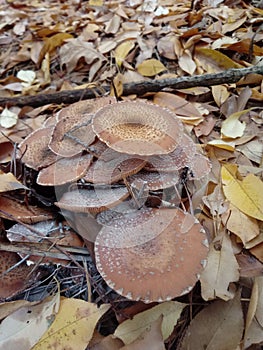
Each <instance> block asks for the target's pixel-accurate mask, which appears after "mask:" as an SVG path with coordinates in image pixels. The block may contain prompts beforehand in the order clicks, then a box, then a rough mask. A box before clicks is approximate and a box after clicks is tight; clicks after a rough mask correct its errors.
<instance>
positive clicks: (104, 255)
mask: <svg viewBox="0 0 263 350" xmlns="http://www.w3.org/2000/svg"><path fill="white" fill-rule="evenodd" d="M143 214H144V213H143V212H141V210H140V211H138V215H137V216H136V215H133V220H132V219H131V217H130V215H129V216H128V218H129V220H128V224H127V222H126V220H125V216H124V217H123V219H119V220H118V221H116V220H115V221H114V225H112V226H103V227H102V229H101V231H100V232H99V234H98V236H97V238H96V241H95V256H96V262H97V268H98V271H99V272H100V274H101V276H102V277H103V278H104V279H105V281H106V283H107V284H108V285H109V286H110V287H111V288H113V289H114V290H115V291H117V292H118V293H119V294H121V295H123V296H125V297H127V298H128V299H132V300H143V301H144V302H146V303H149V302H153V301H159V302H160V301H163V300H170V299H172V298H174V297H177V296H180V295H183V294H186V293H188V292H189V291H190V290H191V289H192V288H193V286H194V284H195V283H196V281H197V280H198V277H199V276H198V275H199V273H200V272H201V271H202V269H203V262H204V259H206V257H207V252H208V248H207V246H206V237H205V234H204V229H203V228H202V226H201V225H200V223H199V222H198V221H197V220H196V219H195V218H194V217H193V216H192V215H190V214H188V213H185V212H183V211H182V210H181V209H178V208H176V209H164V208H162V209H151V210H150V212H149V209H147V210H146V220H145V221H143V220H142V218H143Z"/></svg>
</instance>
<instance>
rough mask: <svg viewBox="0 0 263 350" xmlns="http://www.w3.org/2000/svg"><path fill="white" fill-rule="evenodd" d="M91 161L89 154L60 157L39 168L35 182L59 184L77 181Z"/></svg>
mask: <svg viewBox="0 0 263 350" xmlns="http://www.w3.org/2000/svg"><path fill="white" fill-rule="evenodd" d="M91 161H92V156H91V155H90V154H84V155H81V156H75V157H72V158H61V159H59V160H57V162H55V163H53V164H51V165H50V166H48V167H46V168H44V169H42V170H40V172H39V173H38V176H37V183H38V184H39V185H42V186H59V185H63V184H66V183H68V182H73V181H77V180H78V179H80V178H81V177H83V176H84V174H85V173H86V171H87V169H88V167H89V166H90V164H91Z"/></svg>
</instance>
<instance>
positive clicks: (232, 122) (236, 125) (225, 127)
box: [221, 109, 250, 139]
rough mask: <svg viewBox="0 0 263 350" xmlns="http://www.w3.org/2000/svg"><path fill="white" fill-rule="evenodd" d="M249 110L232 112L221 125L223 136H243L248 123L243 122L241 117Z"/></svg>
mask: <svg viewBox="0 0 263 350" xmlns="http://www.w3.org/2000/svg"><path fill="white" fill-rule="evenodd" d="M249 111H250V109H245V110H243V111H240V112H235V113H233V114H231V115H230V116H229V117H228V118H227V119H226V120H224V121H223V123H222V127H221V134H222V137H223V138H227V139H228V138H232V139H235V138H237V137H242V136H243V135H244V131H245V129H246V124H245V122H241V121H240V120H239V118H240V117H241V116H242V115H244V114H246V113H247V112H249Z"/></svg>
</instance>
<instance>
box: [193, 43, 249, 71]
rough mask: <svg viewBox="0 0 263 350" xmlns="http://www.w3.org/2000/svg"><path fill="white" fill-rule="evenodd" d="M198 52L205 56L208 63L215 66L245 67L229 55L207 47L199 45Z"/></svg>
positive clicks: (228, 67)
mask: <svg viewBox="0 0 263 350" xmlns="http://www.w3.org/2000/svg"><path fill="white" fill-rule="evenodd" d="M195 51H196V53H198V54H200V55H201V56H203V58H204V59H205V60H206V61H207V63H208V64H209V63H211V64H212V65H213V66H214V65H216V66H217V67H218V68H221V69H222V68H224V69H230V68H243V66H241V65H240V64H238V63H236V62H234V61H233V60H231V58H229V57H228V56H226V55H224V54H223V53H221V52H219V51H217V50H213V49H208V48H206V47H197V48H196V50H195Z"/></svg>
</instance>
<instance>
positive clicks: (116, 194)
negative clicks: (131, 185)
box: [55, 187, 129, 213]
mask: <svg viewBox="0 0 263 350" xmlns="http://www.w3.org/2000/svg"><path fill="white" fill-rule="evenodd" d="M128 196H129V192H128V190H127V189H126V187H116V188H105V189H103V188H101V189H99V188H96V189H89V190H88V189H86V190H85V189H79V190H74V191H71V192H66V193H64V194H63V196H62V197H61V199H60V200H59V201H58V202H55V205H57V206H58V207H59V208H61V209H66V210H70V211H73V212H77V213H88V212H90V213H99V212H101V211H103V210H106V209H108V208H112V207H114V206H115V205H117V204H119V203H121V202H122V201H123V200H125V199H126V198H127V197H128Z"/></svg>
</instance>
